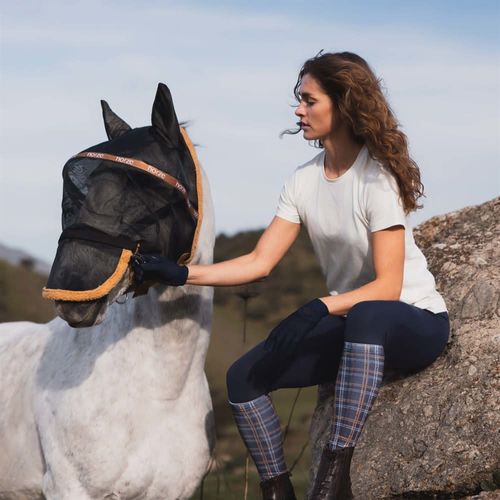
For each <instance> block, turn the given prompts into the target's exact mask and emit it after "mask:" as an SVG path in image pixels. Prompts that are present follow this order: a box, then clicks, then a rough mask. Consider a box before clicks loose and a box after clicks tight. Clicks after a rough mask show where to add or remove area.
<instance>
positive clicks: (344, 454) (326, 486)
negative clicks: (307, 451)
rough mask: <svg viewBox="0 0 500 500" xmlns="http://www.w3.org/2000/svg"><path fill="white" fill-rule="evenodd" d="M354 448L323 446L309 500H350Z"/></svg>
mask: <svg viewBox="0 0 500 500" xmlns="http://www.w3.org/2000/svg"><path fill="white" fill-rule="evenodd" d="M353 452H354V448H339V449H337V450H334V451H332V450H330V448H328V446H327V447H326V448H324V450H323V454H322V455H321V461H320V463H319V467H318V473H317V474H316V479H315V481H314V488H313V491H312V493H311V500H352V499H353V498H354V497H353V496H352V490H351V476H350V474H349V470H350V468H351V459H352V454H353Z"/></svg>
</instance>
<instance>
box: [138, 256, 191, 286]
mask: <svg viewBox="0 0 500 500" xmlns="http://www.w3.org/2000/svg"><path fill="white" fill-rule="evenodd" d="M132 267H133V269H134V281H135V282H136V283H137V284H140V283H142V282H143V281H157V282H159V283H163V284H164V285H173V286H179V285H184V284H185V283H186V281H187V277H188V268H187V266H180V265H179V264H177V263H176V262H175V261H173V260H170V259H167V258H166V257H163V256H161V255H141V254H136V255H134V257H133V258H132Z"/></svg>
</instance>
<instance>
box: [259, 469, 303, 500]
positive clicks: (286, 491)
mask: <svg viewBox="0 0 500 500" xmlns="http://www.w3.org/2000/svg"><path fill="white" fill-rule="evenodd" d="M289 476H290V473H289V472H285V473H284V474H280V475H279V476H275V477H272V478H270V479H266V480H264V481H262V482H261V483H260V488H261V489H262V500H297V497H296V496H295V492H294V491H293V486H292V483H291V481H290V477H289Z"/></svg>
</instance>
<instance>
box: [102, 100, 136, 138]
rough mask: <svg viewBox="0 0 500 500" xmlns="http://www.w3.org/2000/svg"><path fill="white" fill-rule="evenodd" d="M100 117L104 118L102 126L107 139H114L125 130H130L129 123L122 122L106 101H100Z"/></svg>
mask: <svg viewBox="0 0 500 500" xmlns="http://www.w3.org/2000/svg"><path fill="white" fill-rule="evenodd" d="M101 108H102V117H103V118H104V127H105V128H106V134H107V135H108V139H109V140H111V139H116V138H117V137H120V136H121V135H123V134H124V133H125V132H128V131H129V130H132V128H131V127H130V125H129V124H128V123H126V122H124V121H123V120H122V119H121V118H120V117H119V116H118V115H117V114H115V113H114V112H113V111H112V110H111V108H110V107H109V104H108V103H107V102H106V101H101Z"/></svg>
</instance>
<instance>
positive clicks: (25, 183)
mask: <svg viewBox="0 0 500 500" xmlns="http://www.w3.org/2000/svg"><path fill="white" fill-rule="evenodd" d="M322 49H323V50H324V51H344V50H347V51H350V52H355V53H357V54H359V55H361V56H362V57H363V58H364V59H366V60H367V61H368V63H369V64H370V66H371V67H372V69H373V70H374V72H375V73H376V75H377V76H378V77H380V78H381V79H382V85H383V87H384V92H385V94H386V97H387V99H388V101H389V103H390V105H391V108H392V109H393V111H394V113H395V114H396V116H397V118H398V121H399V122H400V124H401V129H402V130H403V132H404V133H405V134H406V135H407V136H408V139H409V144H410V153H411V156H412V157H413V158H414V159H415V161H416V162H417V163H418V165H419V167H420V170H421V174H422V180H423V183H424V185H425V192H426V195H427V197H426V198H424V199H423V200H421V201H423V203H424V208H423V209H422V210H419V211H418V212H417V213H415V214H413V215H412V219H411V220H412V223H413V225H416V224H418V223H420V222H422V221H424V220H426V219H428V218H429V217H431V216H433V215H438V214H444V213H447V212H450V211H453V210H457V209H460V208H462V207H464V206H467V205H474V204H478V203H482V202H485V201H487V200H490V199H491V198H493V197H495V196H498V195H499V193H500V3H499V2H498V1H497V0H494V1H481V0H470V1H463V0H462V1H461V0H454V1H448V0H441V1H434V0H433V1H429V0H423V1H422V0H420V1H412V0H409V1H405V2H401V1H400V0H399V1H392V0H383V1H356V0H351V1H350V2H345V1H343V2H338V1H336V0H329V1H323V0H304V1H299V0H286V1H284V0H275V1H273V2H269V1H267V0H253V1H252V2H243V1H237V0H235V1H210V0H205V1H184V2H182V1H178V2H171V1H168V0H161V1H160V0H156V1H154V0H149V1H148V0H142V1H132V0H128V1H127V0H123V1H117V0H107V1H106V0H85V1H70V0H66V1H59V0H58V1H50V0H46V1H44V2H39V1H37V0H36V1H35V0H25V1H22V2H19V1H18V0H15V1H13V0H12V1H11V0H0V242H1V243H3V244H5V245H8V246H11V247H16V248H20V249H23V250H25V251H28V252H29V253H31V254H32V255H34V256H36V257H39V258H41V259H44V260H46V261H47V262H51V261H52V259H53V257H54V255H55V251H56V248H57V239H58V236H59V234H60V231H61V226H60V215H61V214H60V204H61V195H62V178H61V170H62V167H63V165H64V163H65V162H66V160H67V159H68V158H69V157H70V156H71V155H73V154H75V153H77V152H78V151H81V150H82V149H85V148H86V147H89V146H91V145H93V144H96V143H99V142H102V141H104V140H105V139H106V136H105V131H104V126H103V123H102V118H101V110H100V105H99V100H100V99H106V100H107V101H108V103H109V104H110V105H111V107H112V109H113V110H114V111H115V112H116V113H117V114H118V115H120V116H121V117H122V118H123V119H124V120H125V121H127V123H129V124H130V125H131V126H133V127H136V126H144V125H149V124H150V116H151V106H152V103H153V99H154V95H155V92H156V86H157V84H158V82H164V83H166V84H167V85H168V86H169V88H170V90H171V92H172V95H173V99H174V103H175V107H176V111H177V115H178V117H179V119H180V120H187V121H189V123H190V127H189V133H190V135H191V138H192V139H193V141H194V142H195V143H196V144H198V155H199V158H200V161H201V163H202V165H203V168H204V169H205V171H206V173H207V175H208V177H209V180H210V186H211V192H212V197H213V200H214V205H215V211H216V228H217V232H218V233H225V234H234V233H235V232H237V231H241V230H246V229H256V228H263V227H265V226H266V225H267V224H268V223H269V222H270V221H271V219H272V217H273V216H274V213H275V209H276V204H277V200H278V197H279V193H280V191H281V187H282V185H283V182H284V181H285V179H286V178H287V177H288V176H289V175H290V174H291V173H292V172H293V171H294V169H295V168H296V167H297V166H298V165H300V164H301V163H304V162H306V161H307V160H309V159H310V158H312V157H313V156H315V155H316V154H317V152H318V151H317V150H316V149H314V148H313V147H312V146H311V145H310V144H309V143H308V142H307V141H304V139H303V138H302V137H301V134H299V135H296V136H285V137H284V138H281V139H280V137H279V135H280V132H281V131H283V130H284V129H287V128H290V127H293V126H294V124H295V121H296V119H295V116H294V114H293V104H294V98H293V86H294V84H295V81H296V78H297V74H298V71H299V70H300V67H301V66H302V64H303V63H304V61H305V60H306V59H307V58H309V57H311V56H313V55H315V54H317V53H318V52H319V51H320V50H322Z"/></svg>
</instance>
